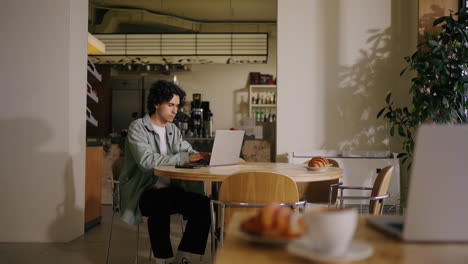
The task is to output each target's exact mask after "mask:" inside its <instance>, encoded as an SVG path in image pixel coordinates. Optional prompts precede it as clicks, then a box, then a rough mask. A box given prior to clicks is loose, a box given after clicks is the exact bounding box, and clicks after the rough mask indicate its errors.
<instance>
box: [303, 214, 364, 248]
mask: <svg viewBox="0 0 468 264" xmlns="http://www.w3.org/2000/svg"><path fill="white" fill-rule="evenodd" d="M357 222H358V212H357V210H356V209H354V208H312V209H310V210H306V211H305V213H304V223H305V225H306V228H307V233H306V236H305V239H306V241H307V243H308V244H309V246H310V247H311V249H312V250H317V251H318V252H321V253H323V254H326V255H330V256H340V255H343V254H344V253H345V252H346V250H347V249H348V246H349V243H350V242H351V240H352V238H353V236H354V232H355V231H356V227H357Z"/></svg>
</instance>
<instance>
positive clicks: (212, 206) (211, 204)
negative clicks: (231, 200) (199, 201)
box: [210, 201, 216, 258]
mask: <svg viewBox="0 0 468 264" xmlns="http://www.w3.org/2000/svg"><path fill="white" fill-rule="evenodd" d="M210 213H211V228H210V229H211V258H213V256H214V254H215V250H216V248H215V240H216V237H215V236H216V234H215V230H216V219H215V214H214V203H213V202H212V201H210Z"/></svg>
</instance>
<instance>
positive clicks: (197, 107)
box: [190, 93, 204, 137]
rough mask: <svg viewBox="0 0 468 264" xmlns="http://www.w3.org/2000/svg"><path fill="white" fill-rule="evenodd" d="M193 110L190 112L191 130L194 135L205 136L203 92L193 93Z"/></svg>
mask: <svg viewBox="0 0 468 264" xmlns="http://www.w3.org/2000/svg"><path fill="white" fill-rule="evenodd" d="M191 106H192V111H191V113H190V124H191V129H190V130H191V131H192V133H193V136H194V137H203V132H204V130H203V129H204V128H203V125H204V122H203V108H202V102H201V94H199V93H196V94H193V101H192V105H191Z"/></svg>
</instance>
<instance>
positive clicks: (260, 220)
mask: <svg viewBox="0 0 468 264" xmlns="http://www.w3.org/2000/svg"><path fill="white" fill-rule="evenodd" d="M241 229H242V230H244V231H246V232H247V233H249V234H252V235H260V236H266V237H272V238H293V237H298V236H300V235H302V234H303V233H304V231H305V226H304V222H303V220H302V218H301V217H300V216H299V215H297V214H295V213H294V212H293V211H292V209H291V208H290V207H284V206H280V205H279V203H276V202H272V203H269V204H267V205H265V206H264V207H263V208H261V209H260V210H259V212H258V214H257V215H255V216H252V217H250V218H248V219H246V220H244V221H243V222H242V223H241Z"/></svg>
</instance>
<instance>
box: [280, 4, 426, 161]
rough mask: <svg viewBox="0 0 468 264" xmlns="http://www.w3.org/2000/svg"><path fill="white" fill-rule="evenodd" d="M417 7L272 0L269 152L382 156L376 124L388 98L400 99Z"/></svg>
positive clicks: (382, 138) (384, 143) (382, 131)
mask: <svg viewBox="0 0 468 264" xmlns="http://www.w3.org/2000/svg"><path fill="white" fill-rule="evenodd" d="M416 27H417V1H406V0H353V1H346V0H314V1H309V0H295V1H294V5H293V4H291V1H287V0H279V1H278V128H277V129H278V132H277V135H278V137H277V146H278V148H277V153H278V154H279V155H280V157H278V159H279V160H281V155H284V154H285V153H287V152H290V151H294V150H304V149H340V150H387V149H389V148H390V143H389V142H390V140H389V138H388V136H387V135H388V130H387V128H386V127H385V122H384V121H382V120H376V115H377V112H378V111H379V110H380V109H381V108H382V106H383V104H384V98H385V95H386V93H387V92H388V91H391V90H393V91H394V92H396V93H397V97H398V98H400V99H401V98H403V96H402V94H405V93H406V91H407V90H408V88H409V85H410V84H409V82H408V80H407V79H408V78H409V77H405V78H400V77H399V73H400V71H401V70H402V69H403V68H404V60H403V57H404V56H407V55H410V54H412V52H413V50H414V48H413V47H415V45H416V37H417V35H416Z"/></svg>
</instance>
